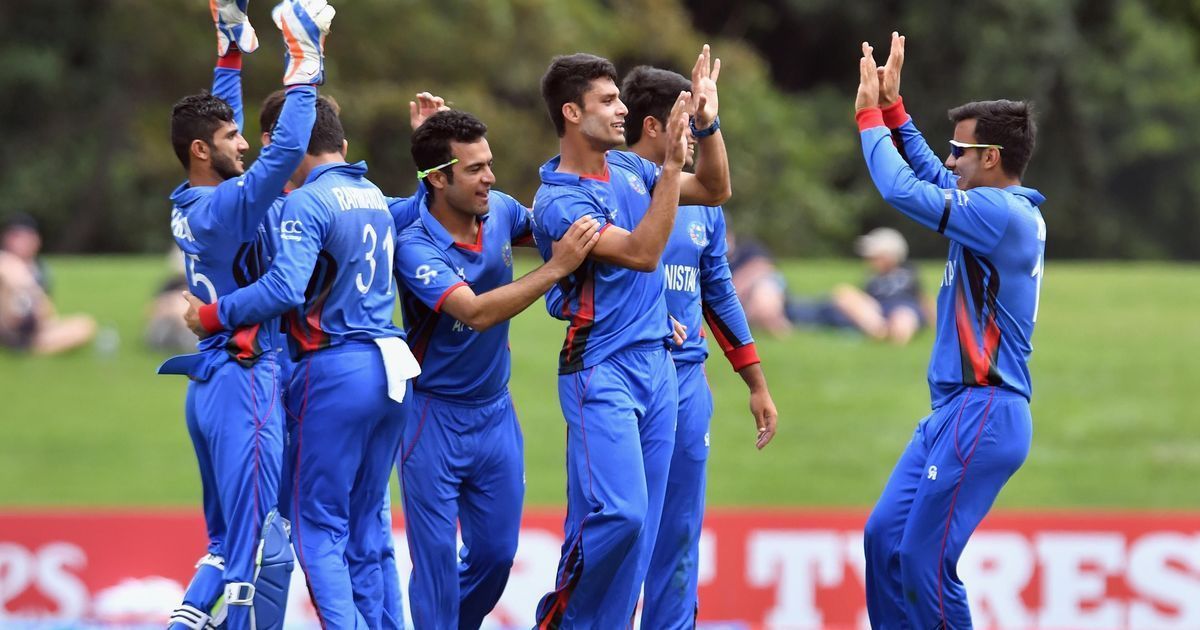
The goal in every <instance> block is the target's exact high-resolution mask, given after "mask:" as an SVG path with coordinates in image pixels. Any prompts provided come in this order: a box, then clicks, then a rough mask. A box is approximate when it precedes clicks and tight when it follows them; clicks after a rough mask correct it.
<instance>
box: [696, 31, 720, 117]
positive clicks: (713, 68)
mask: <svg viewBox="0 0 1200 630" xmlns="http://www.w3.org/2000/svg"><path fill="white" fill-rule="evenodd" d="M719 76H721V60H720V59H717V60H716V61H713V58H712V51H711V50H709V47H708V44H705V45H704V48H703V49H702V50H701V51H700V54H699V56H697V57H696V65H694V66H692V93H693V94H695V95H696V98H695V102H694V105H695V109H694V110H693V111H691V112H689V113H691V114H692V115H693V116H695V124H696V128H697V129H707V128H708V127H709V126H710V125H712V122H713V120H715V119H716V118H717V77H719Z"/></svg>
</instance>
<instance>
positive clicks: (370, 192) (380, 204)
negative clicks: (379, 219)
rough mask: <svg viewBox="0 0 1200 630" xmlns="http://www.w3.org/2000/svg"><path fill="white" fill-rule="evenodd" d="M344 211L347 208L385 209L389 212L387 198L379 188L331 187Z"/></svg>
mask: <svg viewBox="0 0 1200 630" xmlns="http://www.w3.org/2000/svg"><path fill="white" fill-rule="evenodd" d="M330 191H331V192H333V196H334V198H335V199H337V202H338V206H340V207H341V209H342V212H346V211H347V210H383V211H384V212H387V209H388V205H387V199H384V198H383V193H381V192H379V189H378V188H358V187H354V186H338V187H336V188H331V189H330Z"/></svg>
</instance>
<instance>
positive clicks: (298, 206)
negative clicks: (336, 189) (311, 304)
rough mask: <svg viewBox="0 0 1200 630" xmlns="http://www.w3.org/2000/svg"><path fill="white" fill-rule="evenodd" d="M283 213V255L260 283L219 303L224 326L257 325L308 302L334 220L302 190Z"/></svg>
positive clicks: (281, 254) (295, 193)
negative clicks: (307, 293) (306, 295)
mask: <svg viewBox="0 0 1200 630" xmlns="http://www.w3.org/2000/svg"><path fill="white" fill-rule="evenodd" d="M280 214H281V216H280V226H287V228H288V229H287V230H286V231H285V233H284V234H283V235H282V238H281V239H280V251H279V255H278V256H276V257H275V262H274V264H272V265H271V268H270V269H268V270H267V273H266V274H264V275H263V277H262V278H259V279H258V281H256V282H254V283H253V284H251V285H249V286H245V287H242V288H240V289H238V290H237V291H234V292H233V293H230V294H229V295H226V296H225V297H222V298H221V299H219V300H217V302H215V304H216V307H217V315H218V318H219V321H220V323H221V325H222V327H224V328H227V329H233V328H237V327H239V326H246V325H249V324H256V323H259V322H262V321H265V320H268V319H271V318H272V317H276V316H278V315H280V314H282V313H283V312H284V311H287V310H288V309H290V308H292V307H295V306H299V305H301V304H303V303H304V290H305V289H306V288H307V287H308V281H309V278H310V277H311V276H312V272H313V267H314V266H315V265H316V262H317V255H318V254H319V253H320V252H321V244H322V243H323V242H324V241H325V234H326V230H327V229H328V227H329V221H330V219H331V217H329V216H328V215H327V213H326V210H325V209H324V208H322V207H321V206H320V204H318V203H316V202H315V200H313V199H312V198H311V197H309V196H307V195H305V194H304V191H303V190H302V189H301V190H297V191H296V192H293V193H292V194H290V195H288V199H287V201H285V202H284V204H283V210H282V212H281V213H280ZM209 306H210V307H211V306H212V305H209Z"/></svg>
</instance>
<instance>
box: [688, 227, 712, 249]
mask: <svg viewBox="0 0 1200 630" xmlns="http://www.w3.org/2000/svg"><path fill="white" fill-rule="evenodd" d="M688 236H690V237H691V239H692V242H693V243H695V244H696V247H705V246H707V245H708V230H706V229H704V224H703V223H700V222H699V221H692V222H691V223H690V224H688Z"/></svg>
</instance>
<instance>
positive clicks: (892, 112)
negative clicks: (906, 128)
mask: <svg viewBox="0 0 1200 630" xmlns="http://www.w3.org/2000/svg"><path fill="white" fill-rule="evenodd" d="M881 111H882V112H883V124H885V125H887V128H888V129H898V128H899V127H900V126H901V125H903V124H904V123H906V122H908V121H909V118H910V116H909V115H908V112H906V111H904V97H903V96H902V97H900V99H899V100H897V101H896V102H895V103H892V104H891V105H888V106H887V107H884V108H883V109H882V110H881Z"/></svg>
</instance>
